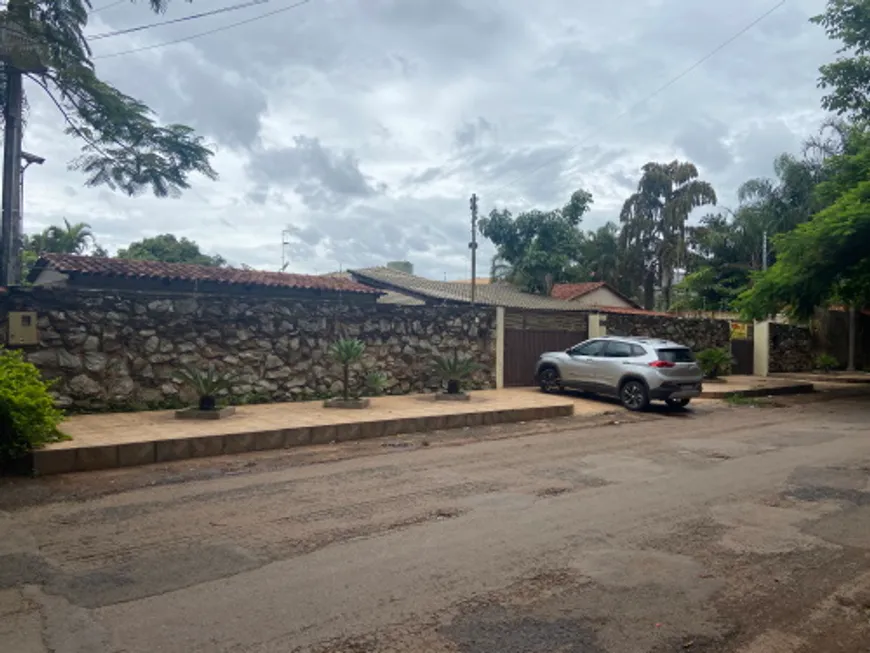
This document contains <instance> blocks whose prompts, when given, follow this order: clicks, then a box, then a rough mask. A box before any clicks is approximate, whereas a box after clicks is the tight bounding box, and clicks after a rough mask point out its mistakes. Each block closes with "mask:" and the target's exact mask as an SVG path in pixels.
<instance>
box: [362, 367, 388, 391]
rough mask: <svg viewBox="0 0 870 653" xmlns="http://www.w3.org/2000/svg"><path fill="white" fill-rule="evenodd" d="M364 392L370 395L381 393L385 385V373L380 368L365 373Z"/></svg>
mask: <svg viewBox="0 0 870 653" xmlns="http://www.w3.org/2000/svg"><path fill="white" fill-rule="evenodd" d="M365 383H366V392H368V393H369V394H370V395H372V396H375V397H377V396H379V395H381V394H383V392H384V388H386V386H387V375H386V374H384V373H383V372H381V371H380V370H374V371H372V372H369V373H368V374H366V382H365Z"/></svg>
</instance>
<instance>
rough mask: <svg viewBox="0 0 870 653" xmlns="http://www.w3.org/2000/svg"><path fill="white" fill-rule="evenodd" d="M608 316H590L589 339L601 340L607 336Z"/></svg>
mask: <svg viewBox="0 0 870 653" xmlns="http://www.w3.org/2000/svg"><path fill="white" fill-rule="evenodd" d="M606 322H607V316H605V315H601V313H590V314H589V337H590V338H601V337H604V336H606V335H607V323H606Z"/></svg>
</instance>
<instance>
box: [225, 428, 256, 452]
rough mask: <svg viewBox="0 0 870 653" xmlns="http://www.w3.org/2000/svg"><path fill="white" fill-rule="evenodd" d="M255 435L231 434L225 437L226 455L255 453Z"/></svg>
mask: <svg viewBox="0 0 870 653" xmlns="http://www.w3.org/2000/svg"><path fill="white" fill-rule="evenodd" d="M255 447H256V442H255V440H254V434H253V433H230V434H227V435H225V436H224V453H228V454H233V453H245V452H247V451H255V450H256V449H255Z"/></svg>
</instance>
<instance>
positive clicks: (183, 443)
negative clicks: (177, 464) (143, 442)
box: [154, 438, 191, 463]
mask: <svg viewBox="0 0 870 653" xmlns="http://www.w3.org/2000/svg"><path fill="white" fill-rule="evenodd" d="M154 444H155V447H156V454H155V459H156V461H157V462H158V463H167V462H170V461H172V460H187V459H188V458H190V457H191V455H190V440H188V439H187V438H180V439H178V440H158V441H157V442H155V443H154Z"/></svg>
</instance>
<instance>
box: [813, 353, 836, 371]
mask: <svg viewBox="0 0 870 653" xmlns="http://www.w3.org/2000/svg"><path fill="white" fill-rule="evenodd" d="M838 367H840V361H838V360H837V359H836V358H834V357H833V356H831V355H830V354H821V355H820V356H817V357H816V369H817V370H821V371H822V372H830V371H832V370H835V369H837V368H838Z"/></svg>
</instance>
